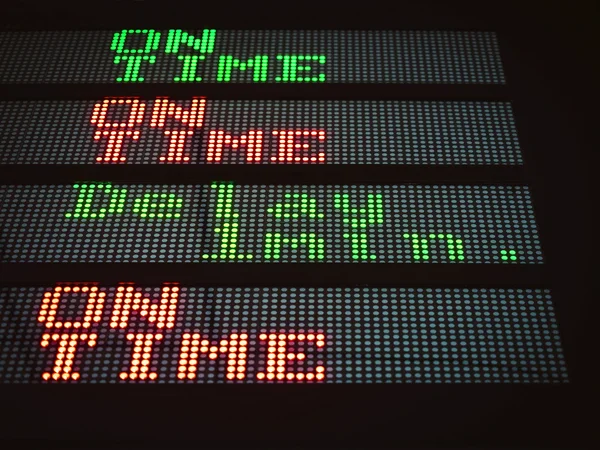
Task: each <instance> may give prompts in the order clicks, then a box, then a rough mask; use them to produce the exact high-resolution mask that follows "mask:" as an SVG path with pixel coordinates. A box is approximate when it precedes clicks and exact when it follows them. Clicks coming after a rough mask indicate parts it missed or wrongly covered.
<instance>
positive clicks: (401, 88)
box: [0, 83, 510, 101]
mask: <svg viewBox="0 0 600 450" xmlns="http://www.w3.org/2000/svg"><path fill="white" fill-rule="evenodd" d="M107 96H139V97H150V98H152V97H156V96H169V97H171V98H173V99H178V98H180V99H188V98H190V97H192V96H205V97H207V98H209V99H236V100H241V99H257V100H294V99H296V100H446V101H447V100H478V101H508V100H510V95H509V90H508V88H507V86H506V85H477V84H472V85H468V84H466V85H463V84H460V85H459V84H371V83H360V84H341V83H330V84H328V83H322V84H301V83H296V84H285V85H284V84H259V83H231V84H229V83H228V84H214V83H198V84H177V83H173V84H170V83H152V84H150V83H148V84H119V83H115V84H0V100H84V99H92V100H96V99H99V98H103V97H107Z"/></svg>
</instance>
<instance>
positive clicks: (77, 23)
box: [0, 1, 599, 449]
mask: <svg viewBox="0 0 600 450" xmlns="http://www.w3.org/2000/svg"><path fill="white" fill-rule="evenodd" d="M597 7H598V5H597V2H578V1H572V2H566V1H565V2H551V1H550V2H529V1H527V2H525V1H520V2H477V3H475V2H473V3H466V2H422V1H419V2H414V4H413V3H407V2H373V1H369V2H335V3H332V2H323V1H308V2H279V3H275V2H258V1H256V2H245V3H241V2H227V3H225V2H216V1H215V2H212V3H209V2H204V1H202V2H200V1H198V2H185V3H183V2H173V1H168V2H160V3H159V2H150V1H127V2H125V1H104V2H100V1H98V2H93V3H88V2H80V3H70V4H64V3H63V4H60V5H57V4H56V3H52V2H44V3H39V2H27V1H24V2H18V4H15V3H13V4H4V5H3V8H4V11H1V13H0V17H1V18H0V22H2V24H3V25H5V24H9V25H10V26H11V27H15V28H19V27H21V28H33V29H52V28H54V29H75V28H80V29H84V28H90V29H94V28H119V27H120V26H121V25H124V26H127V27H132V28H137V27H150V26H154V27H156V28H170V27H177V28H196V29H197V28H202V27H203V26H212V27H215V28H267V29H268V28H279V29H293V28H299V29H318V28H339V29H404V28H412V29H436V28H437V29H482V30H495V31H498V32H499V34H500V39H501V42H500V44H501V50H502V52H503V58H504V63H505V71H506V76H507V80H508V95H509V97H510V98H511V99H512V100H513V104H514V109H515V114H516V116H517V125H518V130H519V135H520V139H521V143H522V146H523V148H524V153H525V158H526V177H527V182H528V183H529V184H530V185H531V187H532V189H533V193H534V201H535V203H536V214H537V217H538V221H539V223H540V228H541V234H542V245H543V246H544V248H545V249H546V258H547V261H548V264H547V272H546V273H545V276H544V279H545V280H547V283H549V284H550V287H551V288H552V289H553V294H554V298H555V299H556V306H557V310H558V314H559V324H560V326H561V333H562V338H563V343H564V347H565V352H566V356H567V362H568V367H569V373H570V377H571V383H570V384H569V385H564V386H523V385H488V386H483V385H481V386H476V385H473V386H453V385H445V386H442V385H439V386H415V385H394V386H383V385H373V386H342V385H340V386H335V385H328V386H325V385H322V386H312V387H308V386H176V387H161V388H160V389H159V388H158V387H152V386H109V387H94V386H2V387H1V389H0V401H1V402H2V408H3V413H2V414H1V416H2V417H3V418H2V419H1V420H0V437H1V438H2V439H3V440H4V441H5V444H6V445H5V446H4V448H128V449H131V448H148V449H151V448H164V449H176V448H180V447H181V448H222V447H226V448H261V449H270V448H311V449H315V448H329V449H330V448H588V447H592V442H593V441H592V438H595V441H596V444H597V443H598V442H597V441H598V439H597V438H598V436H597V434H598V433H597V432H596V436H593V434H592V427H593V426H596V424H597V419H598V414H597V410H596V407H595V405H596V401H595V400H596V398H597V393H598V392H597V387H596V386H597V384H598V382H597V370H592V367H593V366H595V365H596V363H597V361H596V360H597V355H598V350H597V346H596V344H597V337H596V332H595V330H594V321H595V317H594V314H593V312H592V305H593V304H594V303H595V301H596V300H597V298H598V295H594V294H595V292H593V291H592V276H593V275H592V270H591V269H592V264H593V262H594V261H595V259H596V258H595V254H594V252H595V247H596V241H595V239H594V237H593V234H592V230H593V227H594V225H595V224H594V223H593V222H592V212H593V211H594V208H595V207H596V206H597V204H598V201H597V197H596V196H594V195H593V194H592V182H591V181H592V180H591V177H590V175H591V170H592V164H593V160H592V144H593V143H592V133H595V134H597V131H596V130H597V126H596V124H595V123H594V124H593V125H592V120H593V119H594V118H596V119H597V115H598V114H597V111H596V110H595V108H596V102H597V98H596V95H595V94H596V86H595V84H594V83H595V82H596V80H598V79H599V77H598V72H597V69H596V68H595V67H594V66H595V64H596V63H597V55H598V46H597V45H595V41H596V40H597V39H596V38H597V36H595V35H596V34H597V32H595V29H597V28H598V17H597V11H596V9H597ZM8 89H10V88H9V87H7V86H0V95H3V94H4V93H5V92H7V90H8ZM296 89H299V90H298V92H299V94H298V95H303V93H305V95H307V98H309V97H310V92H309V89H310V87H302V88H296ZM594 122H595V121H594ZM0 126H1V125H0ZM597 149H598V144H597V141H596V145H595V147H594V150H597ZM594 228H597V227H594ZM521 278H522V277H521ZM2 280H3V281H10V278H8V277H4V276H3V277H2ZM520 281H523V280H520ZM544 287H547V286H544ZM2 444H3V442H2V441H0V445H2Z"/></svg>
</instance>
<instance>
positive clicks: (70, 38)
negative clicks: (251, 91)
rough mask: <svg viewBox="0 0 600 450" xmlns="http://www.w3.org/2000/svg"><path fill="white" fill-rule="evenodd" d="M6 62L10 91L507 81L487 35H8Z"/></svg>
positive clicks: (492, 37)
mask: <svg viewBox="0 0 600 450" xmlns="http://www.w3.org/2000/svg"><path fill="white" fill-rule="evenodd" d="M0 60H1V61H3V63H2V65H1V67H2V69H0V83H7V84H13V83H14V84H19V83H65V84H69V83H294V84H296V83H435V84H469V83H475V84H503V83H504V74H503V71H502V63H501V59H500V52H499V49H498V43H497V38H496V34H495V33H493V32H481V31H342V30H329V31H323V30H321V31H319V30H316V31H302V30H293V31H289V30H288V31H284V30H215V29H209V28H206V29H200V30H181V29H169V30H153V29H123V30H112V31H99V30H98V31H30V32H11V31H6V32H1V33H0Z"/></svg>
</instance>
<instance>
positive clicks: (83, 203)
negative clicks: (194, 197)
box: [65, 183, 183, 219]
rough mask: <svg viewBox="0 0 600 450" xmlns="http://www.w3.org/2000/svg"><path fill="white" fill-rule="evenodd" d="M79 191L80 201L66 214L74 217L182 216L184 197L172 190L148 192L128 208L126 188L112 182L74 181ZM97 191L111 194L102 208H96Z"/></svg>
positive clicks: (149, 217)
mask: <svg viewBox="0 0 600 450" xmlns="http://www.w3.org/2000/svg"><path fill="white" fill-rule="evenodd" d="M73 187H74V188H75V189H78V190H79V195H78V197H77V203H76V204H75V208H73V210H72V211H71V212H68V213H65V217H68V218H73V219H103V218H105V217H106V216H107V215H108V214H113V215H115V214H126V213H133V214H137V215H139V216H140V217H142V218H147V219H154V218H159V219H177V218H179V217H181V214H180V213H179V212H178V210H180V209H181V208H182V207H183V199H182V198H179V197H177V196H176V195H175V194H169V193H145V194H143V195H142V196H140V197H137V198H136V199H135V200H133V204H132V205H131V207H130V208H129V209H128V210H126V203H127V194H128V191H127V189H125V188H115V187H113V186H112V185H111V184H110V183H87V184H75V185H74V186H73ZM97 193H103V194H105V196H107V197H108V204H106V205H105V206H103V207H97V206H96V207H94V206H93V203H94V198H95V196H96V194H97Z"/></svg>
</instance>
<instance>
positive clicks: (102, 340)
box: [0, 283, 568, 383]
mask: <svg viewBox="0 0 600 450" xmlns="http://www.w3.org/2000/svg"><path fill="white" fill-rule="evenodd" d="M144 307H145V309H144ZM0 312H1V313H0V339H1V340H2V342H3V345H2V346H1V347H0V382H12V383H45V382H48V383H74V382H76V383H149V382H151V383H389V382H402V383H507V382H519V383H563V382H567V381H568V378H567V373H566V369H565V361H564V359H563V354H562V350H561V344H560V339H559V336H558V329H557V323H556V318H555V314H554V310H553V306H552V301H551V297H550V291H548V290H541V289H442V288H419V289H415V288H358V287H354V288H296V287H283V288H275V287H272V288H269V287H265V288H241V287H231V288H223V287H219V288H205V287H184V286H181V287H180V286H178V285H176V284H173V283H165V284H163V285H162V286H155V287H140V286H137V285H134V284H128V283H120V284H118V285H116V286H99V285H97V284H95V283H77V284H62V285H61V284H58V285H56V286H48V287H37V288H36V287H28V288H25V287H21V288H18V287H13V288H1V289H0Z"/></svg>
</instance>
